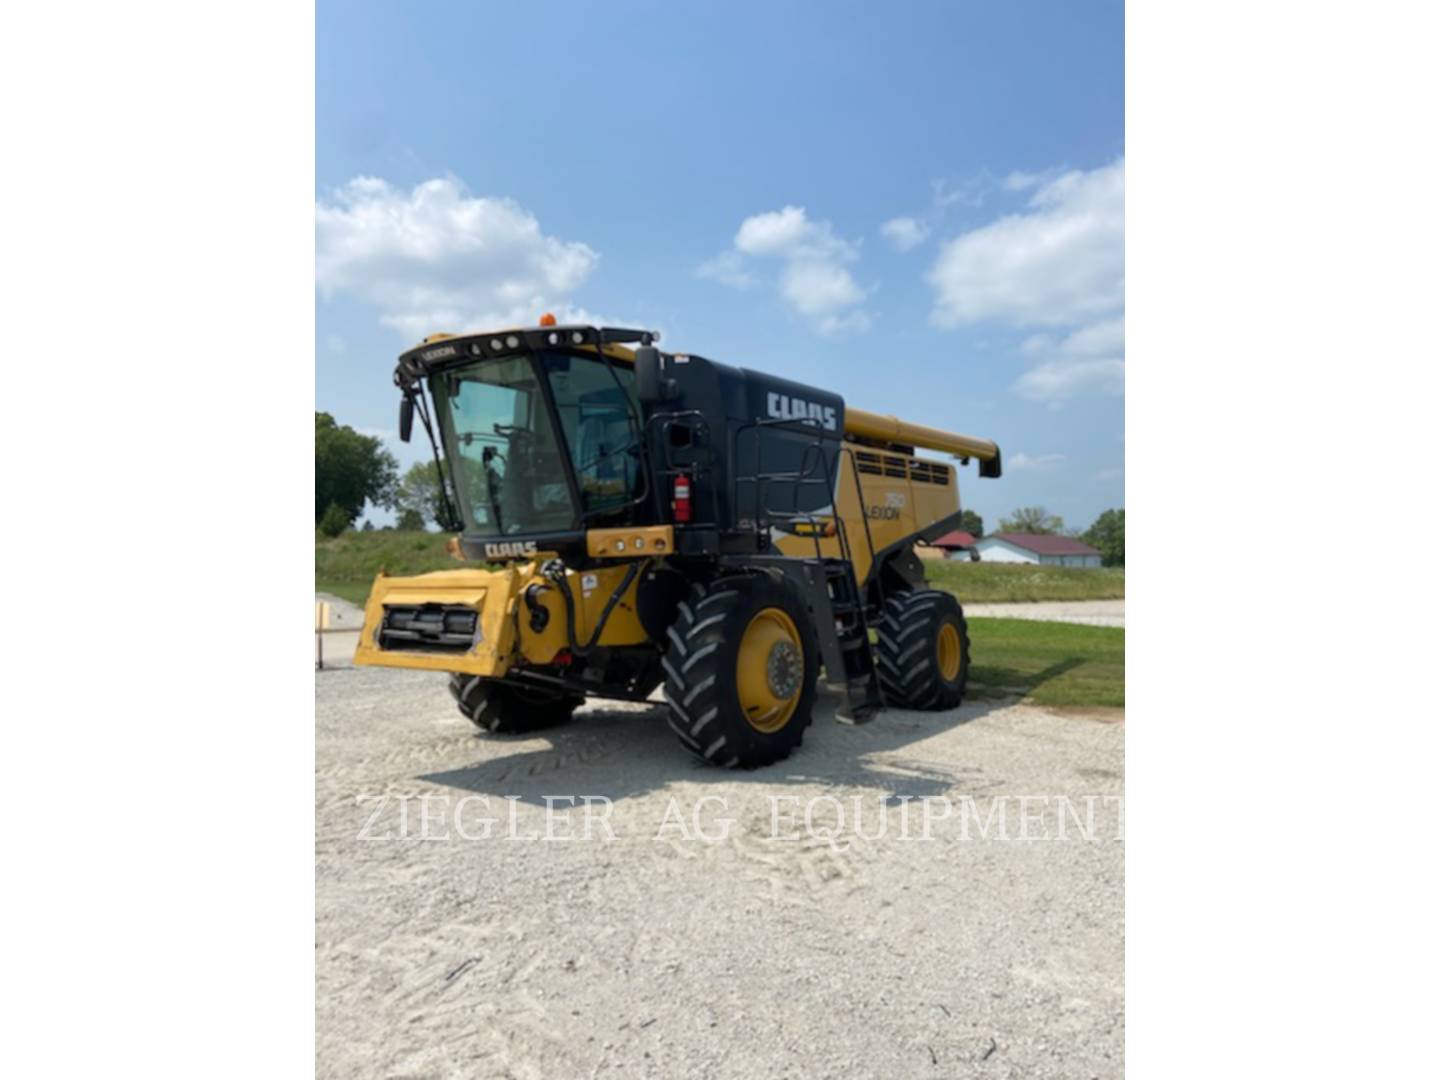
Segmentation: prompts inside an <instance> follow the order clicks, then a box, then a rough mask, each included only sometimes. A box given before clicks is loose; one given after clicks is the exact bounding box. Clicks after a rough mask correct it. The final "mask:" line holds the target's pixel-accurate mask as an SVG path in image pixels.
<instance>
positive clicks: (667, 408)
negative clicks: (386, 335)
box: [355, 316, 1000, 768]
mask: <svg viewBox="0 0 1440 1080" xmlns="http://www.w3.org/2000/svg"><path fill="white" fill-rule="evenodd" d="M656 340H657V335H656V334H654V333H651V332H649V331H642V330H620V329H613V328H603V329H601V328H596V327H592V326H557V325H555V321H554V318H553V317H552V316H545V317H544V318H542V319H541V323H540V326H538V327H534V328H527V329H515V330H504V331H500V332H498V333H486V334H471V335H465V336H460V337H455V336H450V335H436V336H433V337H430V338H427V339H426V341H425V343H424V344H423V345H421V346H419V347H418V348H415V349H412V350H410V351H409V352H407V353H405V354H403V355H402V356H401V357H400V361H399V364H398V366H397V368H396V372H395V382H396V384H397V385H398V386H399V388H400V392H401V394H402V398H401V402H400V437H401V438H402V439H404V440H407V441H408V440H409V438H410V435H411V430H412V428H413V426H414V420H415V417H416V416H417V414H418V416H419V418H420V422H421V424H422V425H423V427H424V429H425V431H426V433H427V434H428V435H429V437H430V441H431V444H432V446H433V448H434V451H435V458H436V463H437V466H439V468H440V474H441V478H442V479H441V488H442V494H441V499H442V502H443V504H444V508H443V509H444V513H445V515H446V516H447V517H448V518H449V519H450V520H451V521H452V523H453V525H452V527H453V528H454V530H455V531H456V532H458V534H459V535H458V536H456V537H455V538H454V539H453V540H451V541H450V550H451V553H452V554H454V555H455V556H456V557H457V558H459V559H462V560H466V561H471V562H476V563H491V564H496V563H498V564H502V565H500V566H499V567H498V568H490V569H486V568H483V567H481V566H474V567H466V568H463V569H456V570H447V571H440V572H437V573H431V574H421V575H418V576H416V577H387V576H386V575H385V574H384V573H383V571H382V573H381V574H380V576H379V577H377V578H376V580H375V584H374V587H373V589H372V590H371V593H370V599H369V602H368V604H367V605H366V610H365V627H364V630H363V631H362V632H361V635H360V645H359V647H358V649H357V650H356V654H355V661H356V663H358V664H379V665H384V666H387V667H403V668H422V669H429V670H434V671H444V672H449V673H450V690H451V692H452V693H453V694H454V696H455V700H456V702H457V703H458V704H459V706H460V711H461V712H462V713H463V714H464V715H465V716H466V717H468V718H469V719H470V720H471V721H473V722H474V723H475V724H476V725H477V726H478V727H480V728H482V729H484V730H486V731H490V732H496V733H512V732H528V731H534V730H538V729H540V728H544V727H549V726H551V725H554V724H558V723H562V722H564V721H566V720H568V719H569V718H570V715H571V714H572V713H573V712H574V710H575V708H576V706H578V705H579V704H580V703H581V702H582V701H583V700H584V699H585V698H586V697H587V696H589V697H602V698H619V699H621V700H626V701H642V700H644V699H646V698H647V697H648V696H649V695H650V694H651V692H653V691H654V689H655V688H656V687H657V686H658V685H660V684H661V683H662V682H663V683H664V684H665V699H666V701H667V702H668V703H669V720H670V726H671V727H672V728H673V729H674V731H675V734H676V735H678V736H679V737H680V741H681V742H682V743H684V744H685V745H686V746H687V747H689V748H690V750H691V751H693V752H694V753H696V754H698V755H699V756H701V757H703V758H705V759H706V760H707V761H711V762H715V763H717V764H720V765H727V766H739V767H742V768H753V767H755V766H758V765H766V764H769V763H771V762H774V761H778V760H780V759H781V758H784V757H786V756H787V755H788V754H789V753H790V752H791V750H793V749H794V748H795V747H796V746H798V745H799V744H800V741H801V738H802V737H803V735H804V730H805V728H806V726H807V725H808V724H809V723H810V716H811V710H812V708H813V706H814V702H815V687H816V680H817V676H818V674H819V671H820V668H821V666H822V665H823V666H824V668H825V670H826V673H827V678H828V681H829V682H831V683H834V684H837V685H838V686H839V687H840V688H841V689H842V690H843V692H844V697H845V700H844V704H843V705H842V706H841V707H840V709H839V710H838V714H837V715H838V716H839V718H840V719H841V720H842V721H845V722H847V723H863V722H864V721H866V720H868V719H870V718H871V717H872V716H873V715H874V714H875V713H876V711H877V710H879V709H881V708H883V707H884V704H885V703H886V702H889V703H892V704H894V705H897V706H900V707H903V708H910V709H949V708H953V707H954V706H956V705H957V704H959V702H960V699H961V697H962V695H963V694H964V691H965V679H966V672H967V669H968V666H969V639H968V637H967V635H966V628H965V618H964V615H963V613H962V612H961V609H960V605H959V603H958V602H957V601H956V600H955V598H954V597H952V596H951V595H949V594H948V593H943V592H938V591H936V590H933V589H929V588H927V587H926V583H925V576H924V571H923V569H922V567H921V564H920V560H919V558H917V556H916V555H915V552H914V550H913V547H914V544H915V542H916V541H919V540H933V539H935V538H937V537H939V536H941V535H942V534H944V533H946V532H949V531H951V530H953V529H956V528H958V527H959V522H960V499H959V492H958V489H957V485H956V471H955V468H954V467H953V466H951V465H948V464H943V463H941V462H936V461H926V460H922V459H919V458H917V457H915V449H916V448H917V447H925V448H927V449H930V450H937V451H943V452H946V453H950V454H953V455H955V456H956V457H958V458H959V459H960V462H961V463H962V464H965V463H968V462H969V460H970V459H971V458H974V459H975V460H976V461H977V462H978V463H979V471H980V475H981V476H989V477H998V476H999V475H1000V450H999V448H998V447H997V446H996V445H995V444H994V443H993V442H990V441H988V440H985V439H977V438H971V437H969V436H965V435H952V434H950V433H948V432H944V431H938V430H936V429H934V428H928V427H922V426H920V425H917V424H908V423H905V422H904V421H901V420H896V419H895V418H894V417H889V416H880V415H877V414H875V413H869V412H863V411H861V410H859V409H852V408H847V407H846V405H845V402H844V401H843V400H842V399H841V398H840V396H839V395H837V394H832V393H828V392H826V391H824V390H819V389H816V388H814V387H810V386H802V385H800V384H798V383H794V382H790V381H788V380H786V379H779V378H775V377H773V376H770V375H763V374H760V373H758V372H754V371H747V370H745V369H743V368H733V367H728V366H726V365H724V364H719V363H715V362H714V361H711V360H706V359H704V358H702V357H699V356H695V355H693V354H691V355H686V354H683V353H663V352H661V351H660V350H659V349H657V348H656V347H655V344H654V343H655V341H656ZM632 346H633V348H632ZM427 391H428V400H427ZM872 632H873V640H872Z"/></svg>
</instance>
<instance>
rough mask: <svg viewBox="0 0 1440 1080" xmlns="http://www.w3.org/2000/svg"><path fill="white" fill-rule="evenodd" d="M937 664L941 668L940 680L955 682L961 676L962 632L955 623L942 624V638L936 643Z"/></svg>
mask: <svg viewBox="0 0 1440 1080" xmlns="http://www.w3.org/2000/svg"><path fill="white" fill-rule="evenodd" d="M935 662H936V664H938V665H939V667H940V678H942V679H944V680H945V681H946V682H954V681H955V679H956V677H957V676H959V674H960V631H959V630H957V629H955V624H954V623H948V622H947V623H942V624H941V625H940V636H939V637H938V638H937V639H936V641H935Z"/></svg>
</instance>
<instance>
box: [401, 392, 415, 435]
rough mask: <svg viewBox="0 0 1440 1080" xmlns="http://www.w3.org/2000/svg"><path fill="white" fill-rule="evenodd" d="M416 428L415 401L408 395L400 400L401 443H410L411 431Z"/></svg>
mask: <svg viewBox="0 0 1440 1080" xmlns="http://www.w3.org/2000/svg"><path fill="white" fill-rule="evenodd" d="M414 426H415V399H414V398H412V397H411V396H410V395H409V394H406V395H405V396H404V397H402V398H401V399H400V441H401V442H409V441H410V429H411V428H412V427H414Z"/></svg>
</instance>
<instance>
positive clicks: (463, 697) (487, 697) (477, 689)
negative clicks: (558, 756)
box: [450, 674, 585, 735]
mask: <svg viewBox="0 0 1440 1080" xmlns="http://www.w3.org/2000/svg"><path fill="white" fill-rule="evenodd" d="M450 695H451V697H453V698H454V699H455V704H456V705H457V706H458V707H459V709H460V715H461V716H463V717H465V719H467V720H469V721H470V722H471V723H472V724H474V725H475V726H476V727H477V728H479V729H480V730H481V731H488V732H490V733H491V734H492V735H522V734H524V733H525V732H528V731H542V730H544V729H545V728H552V727H556V726H558V725H560V724H563V723H565V722H566V721H567V720H569V719H570V716H571V714H572V713H574V711H575V709H576V708H577V707H578V706H579V705H580V703H581V702H583V701H584V700H585V699H584V698H583V697H580V696H578V695H576V694H566V693H563V692H555V691H548V690H541V689H533V690H532V689H531V688H530V687H519V686H516V685H514V684H513V683H503V682H496V681H495V680H494V679H485V678H482V677H481V676H479V675H463V674H454V675H451V676H450Z"/></svg>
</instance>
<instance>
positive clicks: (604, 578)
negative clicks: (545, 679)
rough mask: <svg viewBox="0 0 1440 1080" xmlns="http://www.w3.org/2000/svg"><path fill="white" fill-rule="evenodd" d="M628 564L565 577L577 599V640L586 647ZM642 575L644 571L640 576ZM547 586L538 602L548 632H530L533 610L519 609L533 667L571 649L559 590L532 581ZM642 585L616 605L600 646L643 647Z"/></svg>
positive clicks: (522, 638)
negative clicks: (639, 590) (639, 603)
mask: <svg viewBox="0 0 1440 1080" xmlns="http://www.w3.org/2000/svg"><path fill="white" fill-rule="evenodd" d="M626 569H627V566H626V564H624V563H620V564H617V565H615V566H605V567H600V568H598V569H595V570H571V571H568V572H567V573H566V575H565V579H566V580H567V581H568V582H569V583H570V592H571V594H572V595H573V596H574V598H575V640H576V642H577V643H578V644H580V645H584V644H585V643H586V642H587V641H589V640H590V635H591V634H593V633H594V632H595V624H596V623H597V622H598V621H599V619H600V614H601V612H603V611H604V610H605V605H606V603H607V602H609V600H610V594H611V593H613V592H614V591H615V589H616V587H617V586H618V585H619V584H620V582H621V581H622V580H623V579H624V577H625V571H626ZM641 573H643V571H642V572H641ZM533 580H534V581H538V582H540V583H542V584H545V585H547V586H548V588H546V589H545V590H544V591H543V592H541V593H540V594H539V597H538V602H539V604H540V606H542V607H544V608H545V610H546V611H548V612H549V613H550V618H549V620H548V621H547V622H546V624H545V629H543V630H541V631H539V632H538V633H537V632H536V631H534V630H531V629H530V608H529V606H528V605H527V604H525V603H524V602H523V600H522V602H521V604H520V608H519V624H520V652H521V653H522V654H523V655H524V657H525V659H526V660H528V661H529V662H530V663H532V664H548V663H550V661H552V660H553V659H555V654H556V653H558V652H559V651H560V650H561V649H566V648H569V640H568V638H567V636H566V632H565V599H564V597H562V596H561V595H560V590H559V589H557V588H556V587H555V586H554V585H553V584H550V583H549V582H547V581H546V580H545V579H544V578H541V577H536V578H534V579H533ZM639 584H640V575H639V574H637V575H636V576H635V580H634V581H632V582H631V583H630V587H629V588H628V589H626V590H625V594H624V595H623V596H621V597H620V599H619V600H618V601H617V602H616V604H615V607H614V609H613V610H612V611H611V612H610V618H609V620H608V621H607V622H606V623H605V631H604V633H602V634H601V635H600V640H599V642H598V643H597V644H600V645H641V644H644V643H645V642H646V641H647V640H648V639H647V637H646V635H645V628H644V627H643V626H641V625H640V619H639V616H638V615H636V613H635V592H636V589H637V588H638V587H639Z"/></svg>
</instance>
